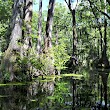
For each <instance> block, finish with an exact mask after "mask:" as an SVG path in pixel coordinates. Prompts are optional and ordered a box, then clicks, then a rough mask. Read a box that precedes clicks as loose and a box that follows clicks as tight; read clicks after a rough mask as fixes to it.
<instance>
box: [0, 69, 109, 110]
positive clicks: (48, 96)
mask: <svg viewBox="0 0 110 110" xmlns="http://www.w3.org/2000/svg"><path fill="white" fill-rule="evenodd" d="M78 74H79V73H78ZM84 74H85V76H84V77H83V78H81V79H76V78H74V77H72V78H71V77H63V78H60V79H55V80H53V81H52V80H51V81H50V80H49V81H46V80H38V79H36V80H35V81H33V82H29V83H27V84H24V85H7V86H6V85H5V86H3V85H2V86H0V110H57V109H58V110H90V109H91V110H95V109H96V108H97V109H98V110H107V109H108V110H109V107H108V106H109V103H110V83H109V81H108V82H107V80H110V77H109V72H108V73H107V72H100V71H94V70H90V71H88V72H87V71H84Z"/></svg>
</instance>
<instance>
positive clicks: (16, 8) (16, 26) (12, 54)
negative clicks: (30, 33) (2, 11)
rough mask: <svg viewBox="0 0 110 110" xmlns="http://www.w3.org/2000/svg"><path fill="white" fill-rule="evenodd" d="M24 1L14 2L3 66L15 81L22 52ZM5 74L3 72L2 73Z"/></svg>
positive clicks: (17, 0)
mask: <svg viewBox="0 0 110 110" xmlns="http://www.w3.org/2000/svg"><path fill="white" fill-rule="evenodd" d="M22 6H24V1H23V0H16V1H15V0H14V4H13V15H12V23H11V28H12V32H11V36H10V43H9V46H8V49H7V50H6V51H5V55H4V58H3V61H2V66H3V68H5V72H8V73H10V74H11V75H10V80H13V79H14V63H15V62H16V56H17V55H16V54H17V52H20V45H19V44H18V43H19V41H20V40H21V39H22V24H23V7H22ZM2 72H3V71H2Z"/></svg>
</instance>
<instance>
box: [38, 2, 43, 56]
mask: <svg viewBox="0 0 110 110" xmlns="http://www.w3.org/2000/svg"><path fill="white" fill-rule="evenodd" d="M41 38H42V0H39V18H38V41H37V53H38V54H40V53H41Z"/></svg>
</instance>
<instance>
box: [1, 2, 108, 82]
mask: <svg viewBox="0 0 110 110" xmlns="http://www.w3.org/2000/svg"><path fill="white" fill-rule="evenodd" d="M43 2H44V1H43V0H39V3H38V5H34V4H35V1H33V0H14V1H13V0H0V77H1V79H2V81H3V80H6V81H26V80H32V78H33V77H38V76H45V75H60V74H63V73H73V71H74V70H76V69H77V70H78V71H80V69H82V68H86V69H90V68H101V69H102V68H103V69H108V68H109V67H110V65H109V60H110V43H109V42H110V38H109V36H110V2H109V0H97V1H96V0H77V1H76V0H75V1H74V0H62V2H56V0H49V2H48V7H47V8H48V9H47V10H44V9H43V7H45V6H44V3H43ZM33 7H34V8H33ZM35 7H37V9H38V10H35Z"/></svg>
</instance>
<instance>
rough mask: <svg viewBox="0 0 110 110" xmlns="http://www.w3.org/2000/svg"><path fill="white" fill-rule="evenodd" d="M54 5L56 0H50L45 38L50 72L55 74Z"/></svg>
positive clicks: (45, 50) (45, 49)
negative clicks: (53, 46)
mask: <svg viewBox="0 0 110 110" xmlns="http://www.w3.org/2000/svg"><path fill="white" fill-rule="evenodd" d="M54 5H55V0H50V1H49V9H48V15H47V23H46V38H45V47H44V53H45V54H46V55H47V58H48V62H49V64H48V70H49V74H55V71H54V58H53V52H52V24H53V14H54Z"/></svg>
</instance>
